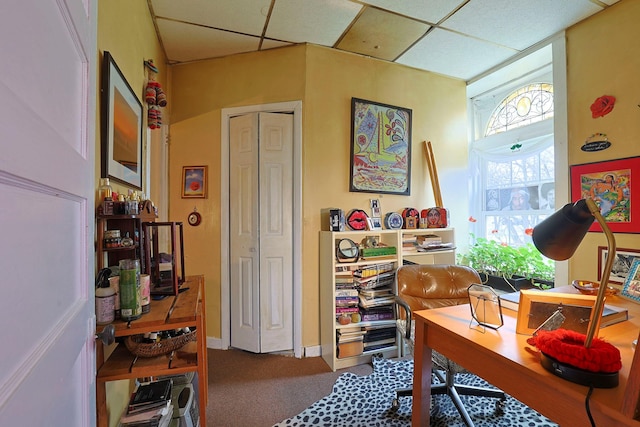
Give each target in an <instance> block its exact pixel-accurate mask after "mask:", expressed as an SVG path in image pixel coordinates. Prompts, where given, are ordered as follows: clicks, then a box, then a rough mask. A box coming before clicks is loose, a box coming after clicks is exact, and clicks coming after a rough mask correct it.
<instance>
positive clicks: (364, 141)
mask: <svg viewBox="0 0 640 427" xmlns="http://www.w3.org/2000/svg"><path fill="white" fill-rule="evenodd" d="M411 113H412V112H411V110H410V109H407V108H402V107H396V106H393V105H387V104H381V103H377V102H372V101H366V100H364V99H358V98H352V99H351V175H350V182H349V191H352V192H365V193H379V194H383V193H384V194H399V195H404V196H408V195H410V194H411Z"/></svg>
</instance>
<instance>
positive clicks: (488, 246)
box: [459, 238, 554, 292]
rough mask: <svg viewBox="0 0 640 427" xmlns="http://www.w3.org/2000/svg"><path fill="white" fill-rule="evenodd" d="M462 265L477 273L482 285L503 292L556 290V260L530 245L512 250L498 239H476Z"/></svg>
mask: <svg viewBox="0 0 640 427" xmlns="http://www.w3.org/2000/svg"><path fill="white" fill-rule="evenodd" d="M459 262H460V264H464V265H468V266H470V267H472V268H474V269H475V270H476V271H478V273H479V274H480V277H481V278H482V281H483V283H485V284H488V285H490V286H492V287H494V288H496V289H499V290H502V291H506V292H515V291H518V290H520V289H527V288H533V287H538V288H541V289H547V288H550V287H553V278H554V265H553V261H551V260H550V259H548V258H546V257H544V256H543V255H542V254H541V253H540V252H539V251H538V250H537V249H536V247H535V246H534V245H533V244H531V243H527V244H525V245H523V246H519V247H512V246H508V245H506V244H503V243H500V242H498V241H496V240H489V239H486V238H477V239H475V243H474V244H473V245H471V246H470V247H469V250H468V252H467V253H466V254H463V255H462V256H461V257H460V258H459Z"/></svg>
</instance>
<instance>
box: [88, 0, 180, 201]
mask: <svg viewBox="0 0 640 427" xmlns="http://www.w3.org/2000/svg"><path fill="white" fill-rule="evenodd" d="M105 51H109V52H110V53H111V55H112V56H113V59H114V60H115V62H116V64H117V65H118V68H120V71H122V74H123V75H124V77H125V79H126V80H127V82H128V83H129V85H130V86H131V88H132V89H133V91H134V92H135V93H136V95H137V96H138V99H139V100H140V102H142V105H143V106H144V107H145V109H144V111H145V114H146V111H147V109H146V103H145V102H144V89H145V87H146V85H147V78H148V71H147V68H146V67H144V64H143V62H144V60H147V59H152V60H153V63H154V65H155V66H156V68H158V71H159V72H158V73H157V74H156V75H155V80H156V81H157V82H158V83H160V85H161V86H162V88H163V90H164V91H165V93H167V99H168V105H167V107H165V108H162V109H161V110H162V114H163V117H165V118H167V119H168V117H169V114H170V111H171V103H172V100H171V87H170V78H169V77H170V68H169V67H167V66H166V58H165V56H164V52H163V50H162V47H161V45H160V43H159V42H158V39H157V36H156V33H155V27H154V26H153V22H152V21H151V14H150V13H149V8H148V6H147V3H146V2H143V1H129V0H109V1H101V2H98V61H97V64H100V66H101V64H102V55H103V54H104V52H105ZM97 71H98V80H97V81H98V87H97V90H98V105H100V84H101V83H100V82H101V75H102V72H101V68H99V69H98V70H97ZM165 121H166V120H165ZM96 123H97V124H99V123H100V109H98V110H97V111H96ZM144 124H145V130H144V132H143V144H145V146H146V143H147V141H146V137H147V131H146V117H145V120H144ZM158 132H159V131H157V130H156V131H152V134H154V133H158ZM100 153H101V151H100V132H99V128H98V131H97V132H96V188H98V185H99V181H100V180H99V178H100ZM143 173H146V171H145V172H143ZM151 185H152V186H153V183H152V184H151ZM111 186H112V187H114V188H113V189H114V190H115V191H118V192H121V191H123V192H124V194H127V190H128V187H127V186H125V185H121V184H118V183H114V182H112V183H111ZM143 192H146V193H147V195H148V189H143Z"/></svg>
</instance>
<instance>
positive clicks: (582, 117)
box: [567, 0, 640, 281]
mask: <svg viewBox="0 0 640 427" xmlns="http://www.w3.org/2000/svg"><path fill="white" fill-rule="evenodd" d="M639 19H640V2H638V1H634V0H623V1H621V2H619V3H617V4H615V5H614V6H612V7H611V8H608V9H606V10H605V11H603V12H601V13H599V14H597V15H595V16H594V17H592V18H590V19H587V20H586V21H584V22H582V23H580V24H577V25H575V26H574V27H572V28H570V29H569V30H568V31H567V57H568V60H567V69H568V76H567V77H568V78H567V81H568V93H567V99H568V122H569V123H568V124H569V164H570V165H577V164H583V163H592V162H601V161H606V160H615V159H621V158H625V157H633V156H638V155H640V108H639V107H638V104H639V103H640V78H638V70H640V44H638V43H637V40H640V26H638V20H639ZM602 95H612V96H615V97H616V103H615V106H614V109H613V111H612V112H611V113H609V114H608V115H606V116H604V117H600V118H597V119H593V118H592V117H591V111H590V109H589V107H590V106H591V104H592V103H593V101H595V99H596V98H598V97H600V96H602ZM594 133H604V134H606V135H607V137H608V139H609V140H610V141H611V142H612V145H611V147H610V148H609V149H607V150H604V151H599V152H595V153H587V152H584V151H582V150H581V149H580V147H581V146H582V145H583V144H584V142H585V140H586V139H587V138H588V137H589V136H590V135H593V134H594ZM634 191H635V190H634ZM638 200H639V199H638V198H637V195H634V202H636V203H637V202H638ZM638 221H640V219H639V218H633V222H634V223H636V224H638ZM615 236H616V242H617V246H618V247H619V248H635V249H638V248H640V245H639V240H638V235H637V234H626V233H616V235H615ZM598 246H606V239H605V237H604V235H603V234H602V233H588V235H587V237H586V238H585V240H584V241H583V243H582V244H581V245H580V247H579V248H578V250H577V251H576V254H575V255H574V257H573V258H571V260H570V262H569V277H570V278H571V279H572V280H573V279H586V280H594V281H595V280H597V278H598V271H597V267H598V263H597V259H598V249H597V247H598Z"/></svg>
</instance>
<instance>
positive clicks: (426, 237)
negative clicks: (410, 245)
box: [416, 234, 442, 245]
mask: <svg viewBox="0 0 640 427" xmlns="http://www.w3.org/2000/svg"><path fill="white" fill-rule="evenodd" d="M416 241H417V242H418V244H419V245H424V244H429V243H442V237H441V236H438V235H437V234H421V235H419V236H416Z"/></svg>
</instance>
